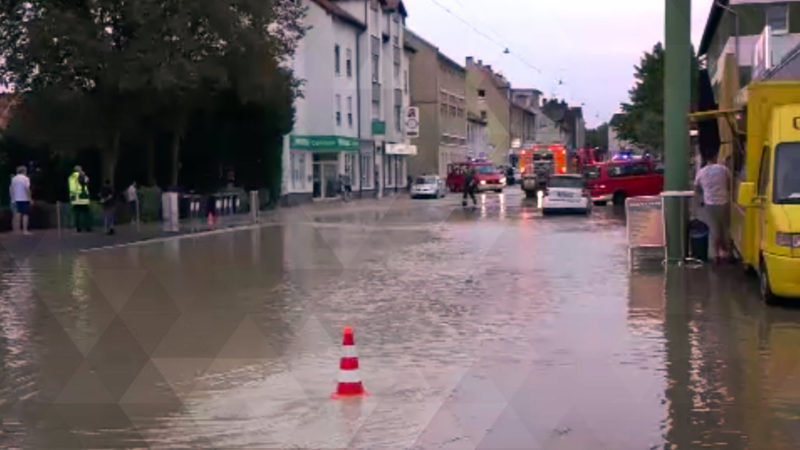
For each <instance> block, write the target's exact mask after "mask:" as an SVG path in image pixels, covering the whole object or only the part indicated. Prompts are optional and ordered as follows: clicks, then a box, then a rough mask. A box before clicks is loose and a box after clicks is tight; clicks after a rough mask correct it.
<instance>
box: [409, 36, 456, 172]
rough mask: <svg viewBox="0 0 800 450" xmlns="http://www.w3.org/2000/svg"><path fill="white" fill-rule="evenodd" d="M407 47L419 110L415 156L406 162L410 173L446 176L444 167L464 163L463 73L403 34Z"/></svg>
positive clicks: (414, 103) (413, 97)
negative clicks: (411, 53)
mask: <svg viewBox="0 0 800 450" xmlns="http://www.w3.org/2000/svg"><path fill="white" fill-rule="evenodd" d="M406 44H407V45H408V46H409V47H411V48H413V49H414V50H415V51H416V53H415V54H414V56H413V58H412V59H411V70H410V76H411V105H412V106H416V107H418V108H419V112H420V124H421V127H420V135H419V138H417V139H414V140H413V141H412V142H413V143H414V144H415V145H416V147H417V155H416V156H414V157H412V158H411V159H410V160H409V173H410V174H411V175H412V176H416V175H422V174H438V175H441V176H446V175H447V167H448V165H449V164H451V163H454V162H462V161H466V159H467V157H468V153H469V149H468V143H467V134H468V133H467V112H466V92H465V89H466V70H465V69H464V67H462V66H461V65H459V64H458V63H457V62H455V61H453V60H452V59H450V58H448V57H447V56H446V55H444V54H443V53H441V52H440V51H439V49H438V47H436V46H435V45H433V44H431V43H430V42H428V41H426V40H425V39H423V38H422V37H420V36H419V35H417V34H415V33H413V32H411V31H408V30H407V31H406Z"/></svg>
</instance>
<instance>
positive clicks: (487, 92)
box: [465, 57, 511, 164]
mask: <svg viewBox="0 0 800 450" xmlns="http://www.w3.org/2000/svg"><path fill="white" fill-rule="evenodd" d="M466 70H467V86H466V91H465V93H466V98H467V112H468V113H472V114H474V115H476V116H477V117H480V118H481V119H482V120H484V121H486V123H487V138H488V142H489V144H488V149H487V153H488V156H489V159H490V160H491V161H492V162H494V163H495V164H506V163H507V162H508V154H509V150H510V149H511V136H510V132H509V128H510V120H511V95H510V91H511V84H510V83H509V82H508V80H506V79H505V77H503V76H502V75H501V74H498V73H495V72H494V71H493V70H492V66H490V65H484V64H483V61H480V60H478V61H476V60H475V59H474V58H472V57H468V58H467V63H466Z"/></svg>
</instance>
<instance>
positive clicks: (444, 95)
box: [439, 91, 447, 103]
mask: <svg viewBox="0 0 800 450" xmlns="http://www.w3.org/2000/svg"><path fill="white" fill-rule="evenodd" d="M441 96H442V98H441V99H440V100H439V101H441V102H442V103H447V92H444V91H442V92H441Z"/></svg>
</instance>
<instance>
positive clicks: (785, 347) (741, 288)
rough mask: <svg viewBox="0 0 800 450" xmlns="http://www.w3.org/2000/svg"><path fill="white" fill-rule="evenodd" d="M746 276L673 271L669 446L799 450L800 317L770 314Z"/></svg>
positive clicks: (669, 283)
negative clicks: (790, 449)
mask: <svg viewBox="0 0 800 450" xmlns="http://www.w3.org/2000/svg"><path fill="white" fill-rule="evenodd" d="M751 281H752V280H750V279H749V278H748V277H739V278H735V277H733V276H732V274H731V273H726V272H722V273H718V272H712V271H709V270H705V269H703V270H691V269H681V268H669V269H668V271H667V280H666V290H665V292H666V299H665V301H666V316H665V325H664V330H665V334H664V337H665V340H666V342H665V344H666V357H667V361H666V362H667V378H668V386H669V387H668V388H667V390H666V394H665V395H666V399H667V405H668V414H669V417H668V421H667V425H668V429H667V431H666V437H667V440H668V442H669V444H672V445H675V446H677V447H678V448H699V447H703V446H727V447H730V448H759V449H761V448H795V447H796V446H795V443H796V440H797V433H798V432H799V431H800V429H798V425H797V423H798V416H797V411H798V410H800V370H799V369H800V353H799V352H797V342H800V311H793V310H781V309H774V308H767V307H765V306H764V305H762V304H760V303H759V302H758V300H757V299H758V292H757V286H753V284H752V283H751Z"/></svg>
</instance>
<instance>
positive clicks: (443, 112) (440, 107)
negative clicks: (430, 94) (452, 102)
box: [439, 103, 447, 116]
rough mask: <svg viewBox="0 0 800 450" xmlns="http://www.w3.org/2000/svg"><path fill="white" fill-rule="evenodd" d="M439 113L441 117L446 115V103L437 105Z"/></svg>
mask: <svg viewBox="0 0 800 450" xmlns="http://www.w3.org/2000/svg"><path fill="white" fill-rule="evenodd" d="M439 112H440V113H442V115H443V116H446V115H447V103H442V104H441V105H439Z"/></svg>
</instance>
